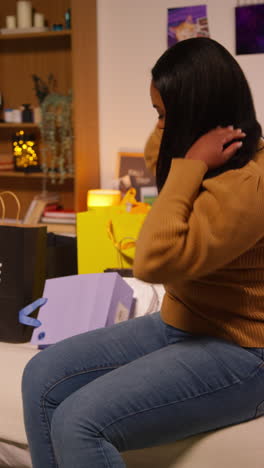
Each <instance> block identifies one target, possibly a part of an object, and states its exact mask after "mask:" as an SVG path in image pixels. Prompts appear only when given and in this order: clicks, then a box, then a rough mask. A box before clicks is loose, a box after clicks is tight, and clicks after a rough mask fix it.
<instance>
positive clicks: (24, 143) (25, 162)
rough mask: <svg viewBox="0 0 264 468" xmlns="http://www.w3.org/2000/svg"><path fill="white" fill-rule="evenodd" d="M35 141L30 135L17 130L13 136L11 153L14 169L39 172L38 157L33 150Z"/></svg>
mask: <svg viewBox="0 0 264 468" xmlns="http://www.w3.org/2000/svg"><path fill="white" fill-rule="evenodd" d="M35 145H36V142H35V140H34V138H33V136H32V135H26V134H25V132H24V130H19V131H18V132H17V133H16V135H15V136H14V138H13V155H14V165H15V170H16V171H23V172H39V171H40V165H39V159H38V156H37V153H36V150H35Z"/></svg>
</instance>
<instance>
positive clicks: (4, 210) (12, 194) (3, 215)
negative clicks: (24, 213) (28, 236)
mask: <svg viewBox="0 0 264 468" xmlns="http://www.w3.org/2000/svg"><path fill="white" fill-rule="evenodd" d="M2 195H11V196H12V197H13V198H14V199H15V201H16V204H17V214H16V221H18V220H19V216H20V211H21V204H20V201H19V198H18V197H17V196H16V194H15V193H14V192H11V191H10V190H4V191H3V192H0V200H1V201H0V203H1V206H2V219H5V213H6V207H5V202H4V200H3V198H2Z"/></svg>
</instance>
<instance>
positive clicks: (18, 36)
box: [0, 29, 72, 41]
mask: <svg viewBox="0 0 264 468" xmlns="http://www.w3.org/2000/svg"><path fill="white" fill-rule="evenodd" d="M71 33H72V32H71V30H70V29H63V30H62V31H43V32H32V33H25V34H24V33H19V34H11V33H10V34H0V41H7V40H9V39H15V40H17V39H36V38H40V37H42V38H43V37H44V38H46V39H47V38H52V37H63V36H71Z"/></svg>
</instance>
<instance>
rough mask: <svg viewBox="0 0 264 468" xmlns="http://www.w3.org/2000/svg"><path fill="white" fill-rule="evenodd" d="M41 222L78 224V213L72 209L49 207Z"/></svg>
mask: <svg viewBox="0 0 264 468" xmlns="http://www.w3.org/2000/svg"><path fill="white" fill-rule="evenodd" d="M40 222H41V223H45V224H46V223H47V224H52V223H54V224H60V223H61V224H76V213H75V212H74V211H71V210H51V209H50V208H49V207H47V208H46V209H45V210H44V212H43V216H42V217H41V219H40Z"/></svg>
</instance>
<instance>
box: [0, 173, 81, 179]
mask: <svg viewBox="0 0 264 468" xmlns="http://www.w3.org/2000/svg"><path fill="white" fill-rule="evenodd" d="M0 177H12V178H13V177H19V178H23V179H45V177H46V176H45V174H43V172H22V171H21V172H20V171H0ZM55 177H57V178H58V179H59V177H60V176H59V175H58V176H55ZM64 177H65V179H66V180H67V179H68V180H73V179H74V176H72V175H69V174H66V175H65V176H64ZM47 179H48V180H49V179H50V176H48V177H47Z"/></svg>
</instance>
